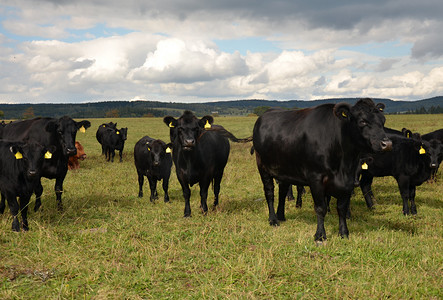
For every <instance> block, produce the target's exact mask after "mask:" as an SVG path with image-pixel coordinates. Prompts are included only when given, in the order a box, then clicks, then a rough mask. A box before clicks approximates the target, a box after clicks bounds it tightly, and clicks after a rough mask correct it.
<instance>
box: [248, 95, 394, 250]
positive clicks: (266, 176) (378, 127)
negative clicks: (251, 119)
mask: <svg viewBox="0 0 443 300" xmlns="http://www.w3.org/2000/svg"><path fill="white" fill-rule="evenodd" d="M383 108H384V105H383V104H377V106H376V105H375V104H374V103H373V102H372V100H371V99H368V98H366V99H360V100H359V101H358V102H357V103H356V104H355V105H354V106H350V105H349V104H347V103H338V104H335V105H334V104H324V105H320V106H317V107H313V108H307V109H303V110H269V111H267V112H265V113H264V114H263V115H262V116H260V117H259V118H258V119H257V121H256V123H255V126H254V131H253V147H254V149H255V153H256V160H257V167H258V170H259V173H260V176H261V179H262V182H263V188H264V192H265V197H266V201H267V203H268V209H269V223H270V224H271V225H278V222H279V221H284V220H285V200H286V195H287V193H288V187H289V185H290V184H295V185H302V186H306V185H307V186H309V187H310V190H311V194H312V197H313V199H314V207H315V212H316V214H317V231H316V233H315V240H316V241H321V240H324V239H326V232H325V228H324V218H325V215H326V212H327V203H326V199H327V197H328V196H333V197H335V198H337V211H338V215H339V234H340V235H341V236H342V237H347V236H348V235H349V231H348V227H347V224H346V213H347V211H348V208H349V200H350V198H351V194H352V191H353V189H354V181H355V173H356V169H357V165H358V157H359V154H360V152H373V151H388V150H390V149H391V147H392V143H391V141H390V140H389V139H388V137H387V136H386V133H385V132H384V131H383V125H384V123H385V117H384V115H383V113H382V112H381V110H382V109H383ZM274 179H276V180H278V182H279V202H278V208H277V214H275V210H274Z"/></svg>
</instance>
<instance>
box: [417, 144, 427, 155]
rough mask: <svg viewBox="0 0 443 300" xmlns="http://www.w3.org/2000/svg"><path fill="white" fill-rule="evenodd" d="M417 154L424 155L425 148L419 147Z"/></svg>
mask: <svg viewBox="0 0 443 300" xmlns="http://www.w3.org/2000/svg"><path fill="white" fill-rule="evenodd" d="M418 153H420V154H425V153H426V150H425V148H423V146H421V147H420V150H419V151H418Z"/></svg>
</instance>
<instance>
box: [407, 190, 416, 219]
mask: <svg viewBox="0 0 443 300" xmlns="http://www.w3.org/2000/svg"><path fill="white" fill-rule="evenodd" d="M415 188H416V187H415V186H414V185H411V186H410V187H409V201H410V202H411V214H413V215H416V214H417V206H415Z"/></svg>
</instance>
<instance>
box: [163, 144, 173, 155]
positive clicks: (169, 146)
mask: <svg viewBox="0 0 443 300" xmlns="http://www.w3.org/2000/svg"><path fill="white" fill-rule="evenodd" d="M172 145H173V144H172V143H168V144H166V145H164V147H163V148H164V149H165V151H166V153H172Z"/></svg>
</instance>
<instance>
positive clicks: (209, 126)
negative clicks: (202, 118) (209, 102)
mask: <svg viewBox="0 0 443 300" xmlns="http://www.w3.org/2000/svg"><path fill="white" fill-rule="evenodd" d="M210 128H211V124H209V121H208V120H206V124H205V129H210Z"/></svg>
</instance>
